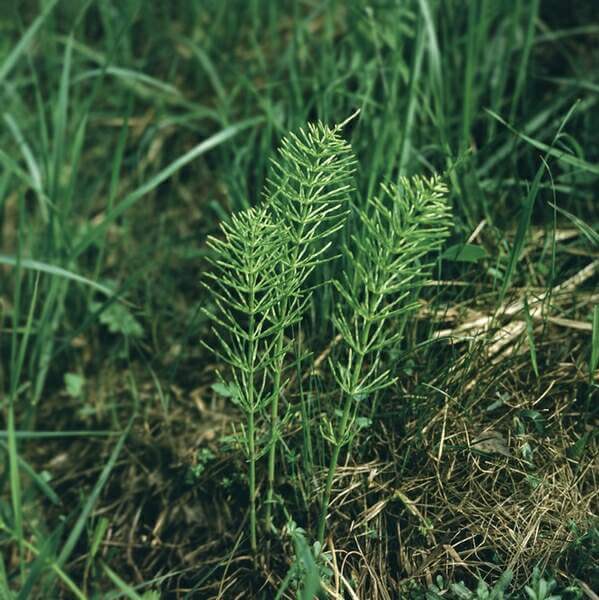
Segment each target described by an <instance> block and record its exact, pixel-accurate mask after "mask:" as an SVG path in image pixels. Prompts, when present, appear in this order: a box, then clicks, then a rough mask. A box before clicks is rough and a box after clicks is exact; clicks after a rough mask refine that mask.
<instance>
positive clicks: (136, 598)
mask: <svg viewBox="0 0 599 600" xmlns="http://www.w3.org/2000/svg"><path fill="white" fill-rule="evenodd" d="M102 568H103V569H104V572H105V573H106V575H108V577H109V578H110V580H111V581H112V583H114V585H116V586H117V587H118V588H119V590H120V591H121V593H122V594H123V595H124V596H126V597H127V598H130V600H143V598H142V596H140V595H139V594H138V593H137V592H136V591H135V590H134V589H133V588H132V587H131V586H130V585H129V584H128V583H126V582H125V581H123V580H122V579H121V578H120V577H119V576H118V575H117V574H116V573H115V572H114V571H113V570H112V569H111V568H110V567H109V566H108V565H107V564H105V563H102Z"/></svg>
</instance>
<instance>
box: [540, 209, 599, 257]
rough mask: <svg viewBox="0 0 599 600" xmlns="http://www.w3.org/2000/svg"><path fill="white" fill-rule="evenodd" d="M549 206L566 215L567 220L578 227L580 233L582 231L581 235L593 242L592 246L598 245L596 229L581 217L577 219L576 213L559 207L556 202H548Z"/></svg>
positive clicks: (598, 239)
mask: <svg viewBox="0 0 599 600" xmlns="http://www.w3.org/2000/svg"><path fill="white" fill-rule="evenodd" d="M549 206H551V207H552V208H555V210H557V211H558V212H559V213H561V214H562V215H564V217H566V218H567V219H568V220H569V221H571V222H572V224H573V225H574V226H575V227H576V228H577V229H578V231H580V233H582V235H584V237H586V238H587V240H589V242H591V244H593V246H599V232H598V230H597V229H593V228H592V227H590V226H589V225H587V224H586V223H585V222H584V221H583V220H582V219H579V218H578V217H577V216H576V215H573V214H572V213H571V212H568V211H567V210H566V209H564V208H560V207H559V206H557V205H556V204H553V202H550V203H549Z"/></svg>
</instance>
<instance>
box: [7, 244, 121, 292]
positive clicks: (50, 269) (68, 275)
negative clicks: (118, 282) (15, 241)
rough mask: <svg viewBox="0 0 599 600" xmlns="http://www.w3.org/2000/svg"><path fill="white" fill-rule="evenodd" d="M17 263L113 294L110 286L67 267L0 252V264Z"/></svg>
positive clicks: (25, 267) (13, 264)
mask: <svg viewBox="0 0 599 600" xmlns="http://www.w3.org/2000/svg"><path fill="white" fill-rule="evenodd" d="M17 263H19V264H20V266H21V268H24V269H30V270H32V271H38V272H40V273H47V274H48V275H55V276H56V277H64V278H65V279H70V280H71V281H76V282H78V283H83V284H84V285H88V286H90V287H91V288H93V289H94V290H96V291H98V292H101V293H102V294H104V295H105V296H109V297H112V296H114V292H113V291H112V290H111V289H110V288H108V287H106V286H104V285H102V284H100V283H96V282H95V281H92V280H91V279H88V278H87V277H84V276H83V275H78V274H77V273H74V272H73V271H68V270H67V269H63V268H62V267H55V266H54V265H49V264H47V263H44V262H41V261H39V260H33V259H30V258H17V257H16V256H8V255H6V254H0V264H3V265H10V266H12V267H14V266H16V265H17Z"/></svg>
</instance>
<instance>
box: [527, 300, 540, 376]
mask: <svg viewBox="0 0 599 600" xmlns="http://www.w3.org/2000/svg"><path fill="white" fill-rule="evenodd" d="M524 318H525V320H526V337H527V339H528V348H529V351H530V362H531V363H532V368H533V371H534V372H535V375H536V376H537V377H539V365H538V362H537V347H536V345H535V336H534V328H533V322H532V317H531V315H530V309H529V306H528V299H527V298H524Z"/></svg>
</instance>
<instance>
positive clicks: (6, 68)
mask: <svg viewBox="0 0 599 600" xmlns="http://www.w3.org/2000/svg"><path fill="white" fill-rule="evenodd" d="M57 3H58V0H51V1H50V2H49V3H48V4H47V5H46V8H45V9H44V10H43V12H42V13H41V14H40V15H38V17H37V18H36V19H35V21H33V23H32V24H31V25H30V26H29V29H27V31H26V32H25V34H24V35H23V37H21V39H20V40H19V42H18V43H17V45H16V46H15V47H14V48H13V49H12V51H11V53H10V54H9V55H8V56H7V57H6V58H5V59H4V62H3V63H2V65H1V66H0V85H2V82H3V81H4V80H5V79H6V77H7V76H8V74H9V73H10V71H11V70H12V68H13V67H14V66H15V64H16V63H17V61H18V60H19V58H20V57H21V55H22V54H24V53H25V52H26V51H27V48H28V47H29V45H30V44H31V42H32V41H33V38H34V37H35V34H36V33H37V30H38V29H39V28H40V27H41V26H42V23H43V22H44V21H45V20H46V19H47V17H48V15H49V14H50V13H51V12H52V10H53V9H54V7H55V6H56V4H57Z"/></svg>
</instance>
